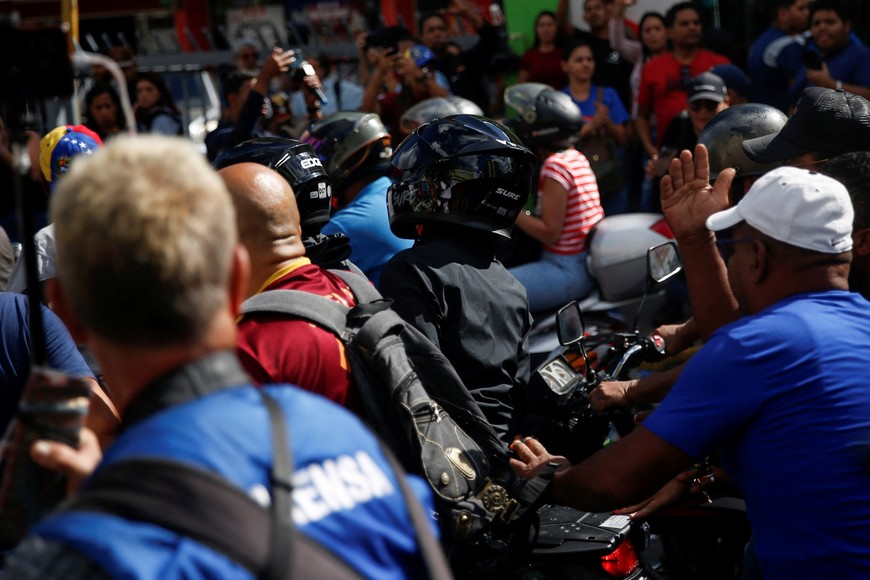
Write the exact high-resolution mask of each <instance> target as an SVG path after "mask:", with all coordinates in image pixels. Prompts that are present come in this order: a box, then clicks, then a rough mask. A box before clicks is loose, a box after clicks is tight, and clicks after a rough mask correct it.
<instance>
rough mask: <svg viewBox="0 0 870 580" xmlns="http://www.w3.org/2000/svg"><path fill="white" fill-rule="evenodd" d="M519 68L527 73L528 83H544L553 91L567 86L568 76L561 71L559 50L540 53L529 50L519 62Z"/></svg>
mask: <svg viewBox="0 0 870 580" xmlns="http://www.w3.org/2000/svg"><path fill="white" fill-rule="evenodd" d="M520 68H521V69H522V70H524V71H526V72H528V73H529V82H532V83H544V84H545V85H550V86H551V87H553V88H554V89H561V88H563V87H565V86H567V85H568V75H566V74H565V71H563V70H562V51H561V50H560V49H555V50H553V51H550V52H541V51H540V50H539V49H537V48H531V49H529V50H527V51H526V53H525V54H524V55H523V58H522V59H521V60H520Z"/></svg>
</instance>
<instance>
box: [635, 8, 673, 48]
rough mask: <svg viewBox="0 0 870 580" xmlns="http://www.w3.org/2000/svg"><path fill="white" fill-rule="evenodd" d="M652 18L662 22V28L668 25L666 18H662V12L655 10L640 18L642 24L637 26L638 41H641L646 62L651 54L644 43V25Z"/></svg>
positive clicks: (645, 13)
mask: <svg viewBox="0 0 870 580" xmlns="http://www.w3.org/2000/svg"><path fill="white" fill-rule="evenodd" d="M650 18H657V19H659V20H661V22H662V26H664V27H665V28H667V25H666V24H665V17H664V16H662V14H661V12H655V11H654V10H650V11H649V12H644V13H643V16H641V17H640V22H639V23H638V25H637V39H638V41H640V48H641V50H642V51H643V57H644V60H646V58H647V57H649V56H650V54H649V48H647V46H646V45H645V44H644V43H643V25H644V24H645V23H646V21H647V20H649V19H650ZM668 42H670V41H668Z"/></svg>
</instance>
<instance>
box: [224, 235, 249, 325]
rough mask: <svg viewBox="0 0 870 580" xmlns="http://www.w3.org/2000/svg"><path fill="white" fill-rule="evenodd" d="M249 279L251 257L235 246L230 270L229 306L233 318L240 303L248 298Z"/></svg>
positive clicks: (242, 248) (238, 310) (236, 314)
mask: <svg viewBox="0 0 870 580" xmlns="http://www.w3.org/2000/svg"><path fill="white" fill-rule="evenodd" d="M250 277H251V257H250V256H249V255H248V250H247V249H245V247H244V246H243V245H241V244H237V245H236V248H235V249H234V250H233V263H232V266H231V268H230V284H229V305H230V312H231V313H232V315H233V318H236V317H237V316H238V315H239V313H240V311H241V305H242V302H244V301H245V299H246V298H247V297H248V296H247V294H248V280H249V279H250Z"/></svg>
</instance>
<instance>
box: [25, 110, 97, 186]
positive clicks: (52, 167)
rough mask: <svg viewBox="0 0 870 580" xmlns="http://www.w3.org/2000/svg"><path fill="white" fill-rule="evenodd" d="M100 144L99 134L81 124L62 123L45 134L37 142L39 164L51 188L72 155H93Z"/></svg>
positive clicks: (66, 166)
mask: <svg viewBox="0 0 870 580" xmlns="http://www.w3.org/2000/svg"><path fill="white" fill-rule="evenodd" d="M102 146H103V142H102V140H101V139H100V137H99V135H97V134H96V133H94V132H93V131H91V130H90V129H88V128H87V127H85V126H83V125H63V126H61V127H57V128H56V129H53V130H52V131H51V132H49V133H48V134H46V136H45V137H43V138H42V141H40V142H39V166H40V167H41V168H42V175H43V177H45V180H46V181H47V182H48V184H49V186H50V187H51V189H52V190H54V185H55V183H56V182H57V179H58V178H59V177H60V176H61V175H63V174H64V173H66V172H67V171H69V167H70V163H72V160H73V158H74V157H76V156H78V155H93V153H94V151H96V150H97V149H99V148H100V147H102Z"/></svg>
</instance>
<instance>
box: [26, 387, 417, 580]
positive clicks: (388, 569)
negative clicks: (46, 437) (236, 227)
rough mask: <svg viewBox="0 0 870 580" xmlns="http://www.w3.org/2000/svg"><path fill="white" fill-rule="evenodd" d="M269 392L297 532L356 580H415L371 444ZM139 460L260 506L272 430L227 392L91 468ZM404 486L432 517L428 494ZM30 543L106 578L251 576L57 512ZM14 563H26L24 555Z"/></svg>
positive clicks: (307, 406)
mask: <svg viewBox="0 0 870 580" xmlns="http://www.w3.org/2000/svg"><path fill="white" fill-rule="evenodd" d="M268 392H269V394H270V395H271V396H272V397H273V398H274V399H275V400H276V401H278V403H279V404H280V406H281V408H282V409H283V411H284V413H285V416H286V418H287V424H288V430H289V439H290V444H291V450H292V454H293V459H294V464H295V465H294V474H293V484H294V490H293V508H292V516H293V521H294V524H295V526H296V529H297V531H298V532H301V533H302V534H305V535H307V536H308V537H309V538H310V539H312V540H314V541H315V542H317V543H318V544H320V545H321V546H323V547H325V548H326V549H328V550H330V551H332V552H333V553H334V554H335V555H337V556H338V557H339V558H340V559H342V560H343V561H344V562H345V563H346V564H347V565H349V566H350V567H351V568H353V569H355V570H356V571H358V573H359V574H360V575H361V576H363V577H369V578H406V577H419V576H421V575H422V574H423V568H422V566H423V560H422V557H421V555H420V552H419V549H418V546H417V541H416V534H415V532H414V529H413V526H412V524H411V521H410V519H409V515H408V512H407V509H406V506H405V502H404V500H403V497H402V495H401V491H400V489H399V487H398V484H397V482H396V479H395V477H396V476H395V474H394V473H393V472H392V470H391V469H390V467H389V464H388V463H387V460H386V459H385V457H384V456H383V454H382V453H381V449H380V447H379V444H378V443H377V441H376V440H375V438H374V436H373V435H371V434H370V433H369V432H368V431H367V430H366V429H365V428H364V427H363V426H362V424H361V423H360V422H359V420H357V419H356V417H354V416H353V415H351V414H350V413H348V412H347V411H345V410H344V409H342V408H340V407H338V406H337V405H334V404H332V403H330V402H329V401H327V400H326V399H323V398H321V397H317V396H315V395H312V394H310V393H307V392H304V391H301V390H299V389H297V388H295V387H289V386H279V387H270V388H268ZM145 457H147V458H155V459H156V458H161V459H169V460H174V461H181V462H183V463H187V464H189V465H192V466H195V467H199V468H201V469H204V470H207V471H210V472H214V473H217V474H220V475H221V476H223V477H224V478H225V479H226V480H228V481H229V482H230V483H232V484H233V485H235V486H237V487H239V488H241V489H243V490H246V491H247V492H248V494H249V495H250V496H251V497H252V498H254V499H256V500H258V501H259V502H260V503H264V502H265V501H268V498H269V496H268V489H269V475H270V471H269V470H270V468H271V464H272V442H271V427H270V423H269V419H268V416H267V412H266V409H265V407H264V405H263V403H262V399H261V397H260V395H259V393H258V392H257V391H256V389H254V388H253V387H251V386H247V385H246V386H241V387H233V388H227V389H223V390H220V391H218V392H215V393H211V394H208V395H206V396H202V397H197V398H195V399H193V400H190V401H187V402H184V403H182V404H178V405H174V406H171V407H169V408H167V409H164V410H161V411H159V412H157V413H156V414H152V415H150V416H148V417H147V418H145V419H143V420H141V421H139V422H137V423H136V424H134V425H133V426H131V427H129V428H128V429H127V430H126V431H125V432H124V433H123V434H122V435H121V436H120V437H119V438H118V439H117V440H116V442H115V443H114V444H113V445H112V447H111V448H110V449H109V451H108V453H107V454H106V455H105V457H104V459H103V463H102V464H101V467H103V466H105V465H109V464H112V463H114V462H117V461H120V460H123V459H132V458H145ZM409 479H411V481H410V483H411V484H412V488H413V489H414V491H415V492H416V493H417V495H418V496H419V497H420V498H421V500H422V501H423V504H424V508H429V510H430V511H431V509H432V501H431V496H429V495H428V489H427V488H426V487H424V486H423V484H422V482H421V481H419V480H416V478H409ZM86 485H87V484H86ZM183 507H184V506H179V509H183ZM433 528H434V526H433ZM32 535H34V536H37V537H40V538H42V539H43V540H49V541H55V542H60V543H63V544H65V545H67V546H70V547H72V548H73V549H74V550H75V551H77V552H79V553H80V554H82V555H84V556H85V557H86V558H87V559H89V560H91V561H93V562H96V563H97V564H98V565H99V566H100V567H101V568H102V569H103V570H105V571H106V572H108V574H109V575H111V576H112V577H115V578H118V577H123V578H137V579H138V578H141V579H146V578H154V579H157V578H161V579H165V578H181V577H184V578H199V577H201V578H251V577H252V575H251V573H250V572H249V571H248V570H247V569H246V568H244V567H242V566H241V565H239V564H238V563H235V562H233V561H231V560H229V559H228V558H227V557H225V556H223V555H222V554H219V553H216V552H214V551H213V550H211V549H209V548H208V547H206V546H204V545H202V544H199V543H197V542H195V541H193V540H191V539H189V538H184V537H180V536H178V535H177V534H175V533H173V532H170V531H168V530H165V529H163V528H160V527H157V526H155V525H152V524H144V523H140V522H131V521H126V520H124V519H121V518H119V517H117V516H114V515H107V514H97V513H85V512H69V513H63V514H60V515H57V516H55V517H52V518H49V519H48V520H47V521H45V522H43V523H41V524H40V525H39V526H37V527H36V528H35V530H34V531H33V532H32ZM25 546H26V544H25ZM19 558H26V550H25V551H24V552H22V553H21V554H20V555H19ZM13 559H14V558H13Z"/></svg>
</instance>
